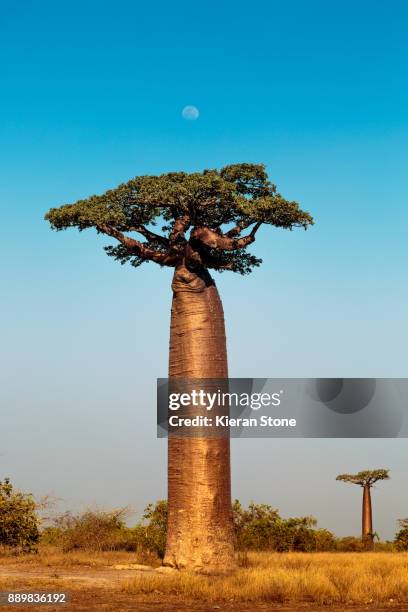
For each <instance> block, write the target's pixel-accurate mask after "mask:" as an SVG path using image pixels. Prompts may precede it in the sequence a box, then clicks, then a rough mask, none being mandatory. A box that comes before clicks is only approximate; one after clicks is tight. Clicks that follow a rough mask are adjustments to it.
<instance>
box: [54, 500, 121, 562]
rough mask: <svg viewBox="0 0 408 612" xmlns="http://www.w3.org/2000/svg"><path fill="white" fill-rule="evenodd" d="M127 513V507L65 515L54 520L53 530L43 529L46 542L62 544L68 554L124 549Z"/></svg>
mask: <svg viewBox="0 0 408 612" xmlns="http://www.w3.org/2000/svg"><path fill="white" fill-rule="evenodd" d="M126 511H127V510H126V509H125V508H120V509H119V510H113V511H111V512H105V511H103V510H88V511H86V512H84V513H83V514H77V515H74V514H72V513H71V512H66V513H64V514H62V515H61V516H59V517H57V518H56V519H55V520H54V525H53V526H52V527H48V528H47V529H45V530H44V532H43V535H42V538H43V541H44V542H47V543H49V544H57V545H60V546H62V548H63V550H64V551H65V552H68V551H71V550H75V549H80V550H87V551H95V552H102V551H109V550H118V549H120V548H124V544H125V541H126V539H127V535H128V531H129V530H128V528H127V527H126V525H125V522H124V519H125V516H126Z"/></svg>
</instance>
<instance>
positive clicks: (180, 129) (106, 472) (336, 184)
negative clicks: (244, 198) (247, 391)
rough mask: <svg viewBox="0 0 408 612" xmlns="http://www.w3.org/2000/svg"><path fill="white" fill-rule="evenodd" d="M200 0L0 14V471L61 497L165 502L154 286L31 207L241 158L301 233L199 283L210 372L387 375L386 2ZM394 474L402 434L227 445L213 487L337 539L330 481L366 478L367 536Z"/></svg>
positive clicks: (280, 236)
mask: <svg viewBox="0 0 408 612" xmlns="http://www.w3.org/2000/svg"><path fill="white" fill-rule="evenodd" d="M221 4H222V5H221V6H220V3H217V2H206V3H204V4H203V3H201V4H199V3H191V2H188V3H187V2H176V3H164V2H156V3H149V4H148V5H145V4H144V3H143V4H142V3H135V2H126V1H123V0H118V1H116V2H114V3H113V2H109V3H108V2H94V1H90V0H83V1H81V2H77V1H71V2H69V3H68V2H65V3H61V2H60V3H55V2H50V1H48V0H42V1H40V2H34V1H21V2H19V3H18V5H17V4H13V3H6V2H2V1H0V57H1V63H0V70H1V96H0V110H1V114H0V117H1V119H0V155H1V164H0V177H1V178H0V202H1V207H2V224H3V232H2V240H1V241H0V249H1V251H2V261H3V266H2V281H3V282H2V284H3V287H4V290H3V292H2V307H3V313H4V314H3V317H2V327H3V329H2V332H1V336H2V348H3V351H2V364H1V378H2V381H1V394H2V398H1V411H2V414H1V420H2V430H3V431H4V432H5V433H6V435H5V436H2V441H1V447H0V477H2V475H10V476H11V477H12V478H13V479H14V480H15V481H16V483H17V484H18V485H19V486H21V487H24V488H28V489H31V490H33V492H34V493H36V494H38V495H41V494H45V493H53V494H54V495H56V496H58V497H61V498H63V500H64V502H63V503H64V504H65V505H66V506H69V507H75V508H80V507H84V506H85V505H92V504H99V505H103V506H118V505H121V504H132V505H133V506H134V507H135V509H136V510H137V511H140V510H141V508H142V507H143V505H144V504H145V503H147V502H148V501H151V500H154V499H157V498H159V497H163V496H164V495H165V443H164V442H163V441H162V440H156V439H155V392H154V382H155V378H156V377H157V376H165V374H166V371H167V346H168V324H169V308H170V300H171V293H170V281H171V278H170V272H169V271H166V270H161V269H155V268H154V266H153V265H152V264H149V265H146V266H144V267H142V268H140V269H138V270H133V269H130V268H126V267H121V266H119V265H118V264H117V263H115V262H114V261H112V260H111V259H109V258H107V257H106V255H105V254H104V252H103V250H102V246H103V244H105V243H106V241H104V239H103V238H102V237H97V236H96V235H95V234H94V233H92V232H85V233H82V234H78V233H76V232H75V231H70V232H64V233H59V234H57V233H53V232H51V231H50V230H49V228H48V227H47V224H46V223H45V222H44V221H43V214H44V212H45V211H46V210H47V209H48V208H49V207H51V206H56V205H58V204H62V203H66V202H71V201H75V200H76V199H78V198H82V197H85V196H87V195H90V194H92V193H100V192H103V191H104V190H106V189H107V188H109V187H113V186H115V185H116V184H118V183H119V182H122V181H124V180H127V179H129V178H130V177H132V176H135V175H137V174H145V173H146V174H150V173H151V174H153V173H161V172H166V171H170V170H186V171H193V170H201V169H203V168H207V167H220V166H222V165H225V164H228V163H234V162H239V161H250V162H263V163H265V164H266V165H267V168H268V171H269V173H270V176H271V178H272V180H273V182H275V183H277V185H278V187H279V189H280V190H281V192H282V193H283V194H284V195H285V196H286V197H287V198H289V199H296V200H298V201H299V202H300V203H301V204H302V206H303V207H304V208H305V209H307V210H310V211H311V212H312V214H313V215H314V216H315V219H316V225H315V226H314V227H313V228H312V229H311V230H310V231H308V232H303V231H300V230H299V231H297V232H284V231H278V230H267V229H262V230H261V231H260V235H259V240H258V242H257V244H256V246H255V247H254V248H253V249H252V250H253V252H255V253H256V254H257V255H259V256H261V257H262V258H263V259H264V265H263V266H262V268H260V269H258V270H256V271H255V272H254V273H253V274H252V276H251V277H248V278H241V277H239V276H235V275H227V274H224V275H222V276H219V277H218V278H217V279H216V280H217V283H218V286H219V290H220V293H221V295H222V298H223V301H224V308H225V313H226V324H227V333H228V339H229V341H228V348H229V359H230V373H231V375H232V376H236V377H239V376H245V377H247V376H258V377H264V376H267V377H274V376H276V377H281V376H288V377H291V376H293V377H297V376H298V377H304V376H339V377H342V376H384V377H386V376H395V377H399V376H401V377H404V376H406V347H407V345H408V332H407V324H406V311H407V298H408V295H407V293H408V291H407V284H406V282H405V278H406V264H407V255H408V246H407V240H406V224H407V220H408V219H407V217H408V214H407V191H408V190H407V187H406V178H405V173H406V167H407V161H408V160H407V146H406V141H407V132H408V129H407V127H408V126H407V112H406V108H407V97H408V96H407V92H408V84H407V76H406V74H407V71H406V65H407V59H408V57H407V56H408V46H407V43H406V29H407V16H408V11H407V6H406V3H405V2H403V1H397V0H391V1H390V2H383V1H372V0H371V1H365V0H359V1H358V2H355V1H353V2H351V1H349V0H345V1H344V0H342V1H341V2H340V1H338V0H334V1H333V2H326V1H315V0H311V1H309V2H303V1H294V0H292V1H287V2H283V1H282V2H277V1H269V2H257V1H255V2H252V3H250V4H248V3H247V2H245V3H244V2H240V1H238V2H230V1H229V0H228V1H226V2H223V3H221ZM188 104H193V105H196V106H197V107H198V108H199V110H200V117H199V119H198V120H197V121H185V120H183V118H182V116H181V111H182V108H183V107H184V106H186V105H188ZM282 456H283V457H284V461H283V460H282ZM407 460H408V451H407V445H406V441H405V440H390V441H387V440H384V441H378V440H377V441H369V440H366V441H363V442H358V441H356V440H354V441H351V440H350V441H348V440H345V441H330V440H326V441H324V440H323V441H311V440H307V441H297V440H296V441H293V440H291V441H286V442H285V441H279V442H278V441H272V440H262V441H260V440H256V442H255V441H254V442H252V441H250V440H237V441H234V443H233V487H234V489H233V494H234V496H237V497H240V499H242V501H244V502H246V501H248V500H250V499H251V498H254V499H255V500H257V501H260V502H261V501H263V502H268V503H271V504H272V505H274V506H276V507H278V508H280V510H281V511H282V513H283V514H285V515H290V514H291V515H295V514H309V513H310V514H314V515H315V516H317V518H318V519H319V521H320V523H321V524H322V525H323V526H326V527H328V528H331V529H333V530H335V531H336V532H338V533H342V534H345V533H358V530H359V504H360V499H359V492H358V491H354V490H353V488H352V487H349V488H347V487H345V486H344V487H342V486H341V485H340V484H339V483H335V482H334V478H335V476H336V474H337V473H339V472H344V471H348V470H354V469H356V470H357V469H364V468H367V467H368V468H370V467H390V468H391V470H392V477H393V479H392V481H390V482H389V483H383V486H382V487H381V491H380V488H379V490H378V493H375V495H376V500H375V504H376V505H375V508H376V525H375V526H376V529H377V531H378V532H379V533H380V535H381V536H383V537H391V535H392V533H393V532H394V527H395V521H396V519H397V518H400V517H402V516H406V515H407V514H408V510H407V508H408V493H406V492H403V493H401V490H400V487H401V485H402V484H403V482H404V481H405V480H404V479H405V473H406V464H407ZM282 465H284V466H285V470H283V471H282ZM265 466H267V468H266V469H265ZM275 466H279V473H276V471H275ZM260 468H261V469H260ZM306 474H307V475H308V479H310V480H308V479H306V477H305V475H306ZM310 474H312V476H310ZM306 482H307V483H308V484H307V485H306V484H305V483H306ZM107 483H109V484H107ZM294 485H295V486H294ZM386 492H387V494H386ZM342 504H343V505H342ZM340 508H341V509H340ZM346 510H347V512H346Z"/></svg>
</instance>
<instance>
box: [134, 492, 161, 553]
mask: <svg viewBox="0 0 408 612" xmlns="http://www.w3.org/2000/svg"><path fill="white" fill-rule="evenodd" d="M132 531H133V533H134V537H135V542H136V543H137V548H138V550H140V549H142V550H148V551H149V552H152V553H155V554H156V555H157V556H158V557H160V558H161V559H162V558H163V557H164V552H165V547H166V534H167V500H165V499H162V500H159V501H158V502H156V503H155V504H149V505H148V506H147V507H146V508H145V511H144V514H143V519H142V521H141V522H140V523H138V524H137V525H136V527H134V528H133V530H132Z"/></svg>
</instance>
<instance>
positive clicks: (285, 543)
mask: <svg viewBox="0 0 408 612" xmlns="http://www.w3.org/2000/svg"><path fill="white" fill-rule="evenodd" d="M232 512H233V520H234V529H235V540H236V548H237V549H238V550H275V551H277V552H287V551H303V552H309V551H314V550H333V549H334V548H335V538H334V536H333V534H332V533H330V532H329V531H327V530H325V529H319V530H316V529H314V527H315V526H316V519H314V518H313V517H311V516H306V517H299V518H297V517H296V518H289V519H283V518H281V517H280V516H279V513H278V511H277V510H275V509H274V508H272V507H271V506H269V505H267V504H254V503H253V502H252V503H250V504H249V506H248V508H247V509H244V508H243V507H242V505H241V504H240V502H239V501H238V500H235V502H234V503H233V506H232Z"/></svg>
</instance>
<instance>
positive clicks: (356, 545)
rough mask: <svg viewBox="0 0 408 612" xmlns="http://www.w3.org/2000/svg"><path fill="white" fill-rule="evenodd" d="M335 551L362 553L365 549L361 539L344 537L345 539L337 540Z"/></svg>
mask: <svg viewBox="0 0 408 612" xmlns="http://www.w3.org/2000/svg"><path fill="white" fill-rule="evenodd" d="M337 550H338V551H339V552H363V551H365V550H366V548H365V546H364V543H363V541H362V539H361V538H356V537H354V536H346V537H345V538H338V540H337Z"/></svg>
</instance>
